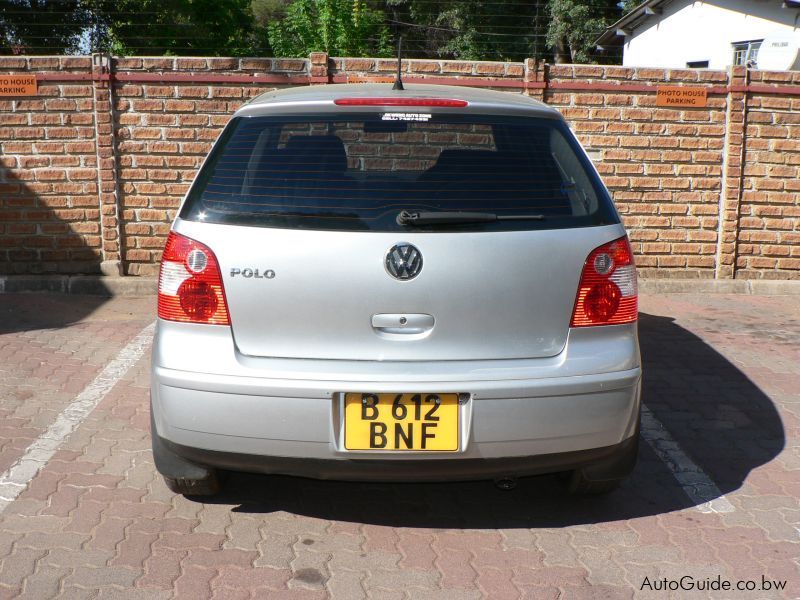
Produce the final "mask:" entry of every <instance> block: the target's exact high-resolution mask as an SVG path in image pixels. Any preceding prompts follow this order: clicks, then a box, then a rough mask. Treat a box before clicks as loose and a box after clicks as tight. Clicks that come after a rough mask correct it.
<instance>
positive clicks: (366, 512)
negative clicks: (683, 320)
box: [197, 314, 785, 529]
mask: <svg viewBox="0 0 800 600" xmlns="http://www.w3.org/2000/svg"><path fill="white" fill-rule="evenodd" d="M640 338H641V344H642V360H643V365H644V374H645V375H644V382H643V400H644V402H645V404H646V406H647V407H648V409H649V410H650V412H651V414H652V415H653V416H654V417H655V418H657V419H658V420H659V421H661V423H663V424H664V426H665V428H666V429H667V430H668V431H669V432H670V433H671V435H672V437H673V438H674V439H675V441H676V442H677V443H678V445H679V446H680V448H681V449H682V450H683V451H684V452H685V453H686V454H687V455H688V456H689V457H690V458H691V459H692V460H693V461H694V462H695V464H696V465H698V466H699V467H700V468H702V469H703V471H704V472H705V473H706V474H707V475H708V476H709V477H710V478H711V480H713V481H714V482H715V483H716V485H717V487H718V488H719V490H720V492H721V493H722V494H725V493H728V492H731V491H734V490H736V489H738V488H739V487H740V486H741V485H742V483H743V482H744V481H745V479H746V478H747V475H748V473H750V471H751V470H753V469H754V468H756V467H758V466H760V465H763V464H765V463H767V462H769V461H770V460H771V459H772V458H774V457H775V456H776V455H777V454H778V453H779V452H780V451H781V449H782V448H783V446H784V443H785V438H784V430H783V425H782V422H781V419H780V417H779V415H778V412H777V410H776V409H775V406H774V405H773V403H772V401H771V400H770V398H769V397H767V396H766V395H765V394H764V393H763V392H762V391H761V390H760V389H759V388H758V386H756V385H755V384H754V383H753V382H751V381H750V380H749V379H748V378H747V376H746V375H745V374H744V373H742V372H741V371H740V370H739V369H738V368H737V367H736V366H735V365H733V364H732V363H731V362H729V361H728V360H727V359H726V358H725V357H724V356H722V355H721V354H720V353H718V352H717V351H716V350H714V349H713V348H712V347H711V346H709V345H708V344H706V343H705V342H704V341H703V340H701V339H700V338H699V337H697V336H696V335H694V334H693V333H691V332H690V331H687V330H686V329H684V328H682V327H681V326H679V325H677V324H676V323H675V322H674V320H673V319H671V318H668V317H661V316H654V315H648V314H642V315H641V316H640ZM197 500H198V501H204V502H209V501H210V502H213V503H219V504H232V505H234V508H233V509H232V510H234V511H235V512H245V513H270V512H275V511H287V512H291V513H294V514H298V515H304V516H308V517H315V518H320V519H330V520H337V521H350V522H358V523H367V524H375V525H387V526H395V527H424V528H433V529H449V528H467V529H484V528H490V529H496V528H532V527H560V526H567V525H574V524H581V523H598V522H608V521H616V520H619V519H631V518H635V517H644V516H649V515H655V514H661V513H667V512H671V511H675V510H680V509H684V508H689V507H692V506H693V505H694V504H693V502H692V501H691V500H690V499H689V497H688V496H687V495H686V494H685V493H684V491H683V489H682V488H681V487H680V485H679V484H678V482H677V481H676V479H675V477H674V476H673V474H672V473H671V471H670V470H669V469H668V468H667V466H666V465H665V464H664V463H663V462H662V461H661V460H660V459H659V458H658V457H657V456H656V454H655V453H654V452H653V450H652V449H651V448H650V446H649V445H648V443H646V442H645V441H644V440H643V441H642V443H641V445H640V451H639V462H638V464H637V467H636V469H635V471H634V472H633V474H632V475H631V477H630V478H629V479H628V480H627V481H626V482H625V483H624V484H623V485H622V486H621V487H620V488H619V489H618V490H616V491H614V492H612V493H610V494H608V495H605V496H599V497H570V496H567V495H565V493H564V492H563V488H562V486H561V485H560V481H559V477H558V476H557V475H547V476H540V477H531V478H525V479H521V480H520V481H519V483H518V485H517V487H516V489H514V490H513V491H502V490H500V489H497V488H495V487H494V485H493V484H492V482H486V481H482V482H480V481H479V482H467V483H424V484H413V483H405V484H387V483H346V482H332V481H315V480H309V479H301V478H293V477H285V476H265V475H254V474H246V473H232V474H230V477H229V479H228V481H227V485H226V487H225V490H224V492H223V493H222V494H221V495H219V496H216V497H214V498H213V499H211V500H208V499H201V498H198V499H197Z"/></svg>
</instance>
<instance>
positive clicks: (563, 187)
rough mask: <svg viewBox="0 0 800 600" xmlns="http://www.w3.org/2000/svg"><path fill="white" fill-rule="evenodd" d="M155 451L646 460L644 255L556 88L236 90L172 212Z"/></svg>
mask: <svg viewBox="0 0 800 600" xmlns="http://www.w3.org/2000/svg"><path fill="white" fill-rule="evenodd" d="M152 360H153V362H152V389H151V398H152V419H153V423H152V439H153V453H154V458H155V464H156V467H157V468H158V470H159V471H160V472H161V474H162V475H163V476H164V478H165V480H166V482H167V484H168V485H169V487H170V489H172V490H173V491H175V492H178V493H183V494H197V495H201V494H213V493H215V492H216V491H218V490H219V478H218V474H219V471H220V470H236V471H254V472H260V473H279V474H288V475H297V476H303V477H314V478H325V479H340V480H360V481H441V480H469V479H494V480H495V481H498V482H502V483H503V484H505V485H510V484H511V482H513V481H514V480H515V478H517V477H519V476H526V475H535V474H540V473H548V472H550V473H552V472H564V473H567V474H568V477H566V478H565V480H566V481H567V483H568V487H569V489H570V490H572V491H574V492H580V493H599V492H605V491H608V490H610V489H613V488H614V487H615V486H616V485H617V484H618V483H619V482H620V481H621V480H622V479H623V478H624V477H625V476H626V475H628V473H629V472H630V471H631V469H632V468H633V466H634V464H635V461H636V454H637V448H638V446H637V444H638V429H639V412H640V400H639V398H640V379H641V364H640V358H639V344H638V338H637V288H636V270H635V266H634V262H633V257H632V254H631V248H630V245H629V243H628V240H627V237H626V234H625V229H624V228H623V226H622V224H621V223H620V218H619V215H618V214H617V212H616V210H615V209H614V206H613V204H612V200H611V198H610V196H609V193H608V191H607V190H606V188H605V187H604V186H603V184H602V182H601V180H600V178H599V176H598V174H597V171H596V170H595V168H594V167H593V165H592V163H591V161H590V160H589V159H588V157H587V155H586V153H585V152H584V151H583V150H582V148H581V146H580V144H579V143H578V141H577V140H576V139H575V136H574V135H573V134H572V133H571V131H570V129H569V127H568V126H567V124H566V122H565V121H564V119H563V117H562V116H561V115H560V114H559V113H558V112H557V111H556V110H554V109H552V108H549V107H547V106H545V105H544V104H541V103H539V102H536V101H534V100H532V99H530V98H527V97H525V96H523V95H516V94H510V93H504V92H492V91H486V90H477V89H470V88H466V87H450V86H434V85H407V86H406V89H405V90H400V91H395V90H392V89H390V86H388V85H382V84H370V85H328V86H314V87H308V88H303V89H291V90H285V91H278V92H270V93H267V94H264V95H262V96H259V97H258V98H256V99H254V100H253V101H251V102H250V103H248V104H247V105H245V106H243V107H242V108H240V109H239V110H238V111H236V114H235V115H234V116H233V118H232V119H231V121H230V123H229V124H228V125H227V126H226V128H225V129H224V131H223V132H222V134H221V135H220V137H219V139H218V141H217V142H216V144H215V145H214V147H213V149H212V150H211V152H210V154H209V155H208V158H207V159H206V161H205V163H204V164H203V166H202V168H201V170H200V172H199V173H198V175H197V177H196V179H195V181H194V183H193V185H192V186H191V189H190V190H189V192H188V193H187V195H186V198H185V200H184V202H183V204H182V206H181V209H180V212H179V214H178V217H177V218H176V219H175V222H174V224H173V226H172V230H171V232H170V234H169V238H168V240H167V243H166V247H165V250H164V255H163V260H162V264H161V274H160V278H159V288H158V326H157V330H156V336H155V342H154V347H153V359H152Z"/></svg>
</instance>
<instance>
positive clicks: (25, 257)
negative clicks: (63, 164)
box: [0, 143, 111, 334]
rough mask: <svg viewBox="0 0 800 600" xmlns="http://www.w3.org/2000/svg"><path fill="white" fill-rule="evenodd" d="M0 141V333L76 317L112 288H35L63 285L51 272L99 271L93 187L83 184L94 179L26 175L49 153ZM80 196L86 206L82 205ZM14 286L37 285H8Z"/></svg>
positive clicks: (59, 323) (44, 326) (65, 322)
mask: <svg viewBox="0 0 800 600" xmlns="http://www.w3.org/2000/svg"><path fill="white" fill-rule="evenodd" d="M23 144H24V143H23ZM2 148H3V144H2V143H0V223H3V224H4V225H3V226H2V232H0V233H2V235H0V277H3V279H4V281H3V282H2V287H0V292H4V293H0V334H3V333H13V332H19V331H27V330H33V329H48V328H56V327H64V326H66V325H69V324H71V323H74V322H76V321H80V320H81V319H82V318H84V317H86V316H87V315H89V314H91V313H92V312H94V311H95V310H96V309H97V308H98V307H99V306H100V305H102V304H103V303H105V302H106V301H107V300H108V298H109V297H110V296H111V293H110V292H108V293H107V294H102V293H101V294H98V295H93V296H67V295H64V294H59V293H56V294H52V293H44V294H42V293H38V292H60V291H65V279H64V277H53V276H66V275H77V274H81V275H86V274H98V273H100V262H101V260H102V254H101V251H100V247H99V246H100V244H101V243H102V240H101V238H100V231H99V225H97V227H96V228H95V224H97V223H99V205H98V201H97V196H96V194H97V192H96V188H91V187H85V186H96V182H68V181H61V180H55V181H32V180H29V179H28V178H30V179H33V178H34V177H35V172H34V170H33V169H34V168H36V167H41V166H46V165H47V164H49V163H48V162H47V161H48V160H49V159H48V158H47V157H42V156H39V155H35V154H28V155H25V154H22V155H17V156H4V154H3V152H2ZM23 150H24V148H22V149H20V151H23ZM21 177H25V179H22V178H21ZM84 188H85V189H84ZM83 204H86V205H89V204H91V206H83V207H81V205H83ZM67 217H68V218H69V220H67ZM87 240H88V241H89V242H90V243H91V244H92V245H91V246H90V245H89V244H88V243H87ZM95 287H96V288H98V291H99V292H102V288H104V287H105V286H103V284H102V283H98V284H97V285H96V286H95ZM21 290H25V291H26V292H27V291H36V292H37V293H35V294H31V293H23V294H20V293H15V292H17V291H21Z"/></svg>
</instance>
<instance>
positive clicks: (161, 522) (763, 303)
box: [0, 295, 800, 600]
mask: <svg viewBox="0 0 800 600" xmlns="http://www.w3.org/2000/svg"><path fill="white" fill-rule="evenodd" d="M152 304H153V302H152V300H150V299H136V300H134V299H116V300H113V301H103V300H101V299H97V298H81V297H75V296H73V297H69V296H42V295H36V296H34V295H18V296H15V295H0V473H3V472H6V473H7V470H8V469H9V467H11V466H12V465H13V464H14V463H15V462H16V461H17V460H18V459H19V458H20V457H21V456H22V455H23V454H24V453H25V452H26V448H28V446H29V445H30V444H31V443H32V442H34V440H37V438H39V436H41V435H42V434H43V432H45V431H46V430H48V428H51V426H52V424H53V423H54V421H55V420H56V418H57V416H58V415H59V414H60V413H61V411H62V410H63V409H64V408H65V407H66V406H67V405H68V404H69V403H70V402H72V401H73V400H74V399H75V398H76V397H77V396H78V395H79V394H81V392H82V391H83V390H84V389H85V388H86V386H87V385H88V384H90V382H92V380H93V379H94V378H95V377H96V376H97V375H98V373H100V372H101V370H102V369H103V368H104V365H106V364H107V363H108V362H109V361H110V360H112V359H113V358H114V357H115V356H117V354H118V353H119V351H120V349H122V348H123V347H124V346H125V345H126V344H128V342H129V341H130V340H132V339H133V338H135V336H136V335H137V334H138V333H139V332H140V331H141V330H142V329H143V328H144V327H145V326H146V325H147V324H148V323H149V322H150V321H151V320H152V316H151V314H152V310H153V306H152ZM642 311H643V315H642V319H641V330H642V340H643V355H644V361H645V365H646V383H645V396H644V397H645V400H646V404H647V407H648V411H649V412H648V413H647V422H646V424H645V425H646V427H645V428H644V429H643V436H644V437H645V442H646V443H643V444H642V448H641V453H640V462H639V465H638V467H637V469H636V471H635V474H634V475H633V477H632V478H631V479H630V481H629V482H627V483H626V484H625V486H624V487H623V488H622V489H621V490H619V491H617V492H615V493H613V494H611V495H609V496H607V497H605V498H602V499H597V500H584V499H569V498H565V497H564V496H563V495H562V494H561V493H560V491H559V487H558V482H557V480H556V479H555V478H554V477H542V478H535V479H530V480H525V481H522V482H521V483H520V485H519V486H518V488H517V489H516V490H515V491H513V492H502V491H499V490H496V489H494V488H493V486H492V485H491V484H489V483H469V484H459V485H438V484H430V485H386V484H382V485H362V484H344V483H323V482H313V481H305V480H294V479H290V478H284V477H272V478H270V477H262V476H255V475H233V476H231V478H230V480H229V485H228V488H227V491H226V492H225V494H224V495H223V496H221V497H219V498H216V499H214V500H213V501H211V502H206V503H202V502H197V501H194V500H188V499H186V498H183V497H180V496H175V495H173V494H171V493H170V492H169V491H167V489H166V487H165V486H164V484H163V483H162V481H161V480H160V479H159V477H158V476H156V474H155V472H154V470H153V464H152V457H151V455H150V451H149V440H148V423H149V421H148V413H147V410H148V409H147V386H148V373H147V363H148V360H149V357H148V356H147V355H146V354H145V356H143V357H142V358H141V360H139V361H138V362H136V363H135V364H134V365H133V366H132V367H131V368H130V370H128V371H127V373H126V374H125V375H124V377H123V378H122V379H121V380H120V381H119V382H118V383H116V385H114V386H113V388H112V389H111V391H110V392H109V393H108V394H107V395H106V396H105V397H104V398H103V399H102V401H101V402H100V404H99V405H98V406H97V408H96V409H95V410H94V411H93V412H91V414H90V415H89V416H88V418H86V420H85V421H83V422H82V424H80V426H79V427H78V428H77V429H76V430H75V431H74V433H72V435H70V436H69V437H68V438H67V439H66V441H65V442H64V443H63V444H61V446H60V448H59V449H58V450H57V451H56V453H55V454H54V455H53V457H52V458H51V459H50V460H49V461H48V462H47V463H46V465H45V466H44V467H43V468H42V469H41V471H40V472H39V473H38V474H37V475H36V476H35V477H34V479H33V480H32V482H31V483H30V485H29V486H28V487H27V488H26V489H24V491H22V492H21V493H19V495H18V496H17V497H16V499H15V500H14V501H13V502H11V503H10V504H9V503H6V505H5V507H4V509H3V508H0V510H2V511H3V512H2V513H0V599H4V598H16V597H24V598H32V599H36V600H40V599H45V598H52V597H59V598H148V599H149V598H170V597H179V598H189V599H197V598H206V597H215V598H242V599H244V598H281V597H291V598H305V597H308V598H325V597H333V598H345V599H350V598H360V597H364V596H369V597H372V598H387V599H388V598H406V597H411V598H480V597H488V598H516V597H519V596H523V597H530V598H537V599H538V598H558V597H563V598H575V597H578V598H580V597H602V598H618V597H619V598H625V597H631V596H633V595H636V596H637V597H645V598H649V597H652V598H666V597H674V598H686V597H689V598H691V597H698V598H699V597H706V596H707V595H709V592H706V591H701V592H698V591H693V592H687V591H673V592H664V591H655V590H656V588H658V587H659V586H663V585H665V584H666V585H667V586H669V585H670V583H671V582H672V581H676V580H678V579H680V578H681V577H684V576H687V577H691V578H693V579H692V580H689V579H684V580H683V581H684V584H688V583H690V581H695V582H697V583H700V584H701V585H702V584H703V583H705V584H706V585H707V584H708V581H707V580H711V582H714V583H715V582H717V581H718V578H720V580H722V581H725V580H730V581H731V582H732V583H733V584H734V585H735V582H737V581H738V580H742V581H745V580H752V581H753V582H755V585H756V589H757V590H761V586H762V578H765V579H766V580H783V581H786V582H787V583H786V585H787V587H786V589H785V590H784V591H776V590H775V589H774V588H773V589H772V590H769V591H750V592H747V591H740V592H737V591H731V592H712V593H711V595H712V596H713V597H725V598H739V597H741V598H781V597H790V598H795V597H798V596H800V569H799V567H798V558H799V557H800V504H799V503H798V497H800V435H799V434H800V344H798V340H800V302H798V299H797V297H795V298H791V297H764V296H723V295H706V296H702V297H701V296H690V295H674V296H661V297H652V296H650V297H644V298H643V299H642ZM51 429H52V428H51ZM48 435H49V434H48ZM1 478H2V475H0V479H1ZM687 492H688V493H687ZM0 495H2V494H0ZM705 500H711V503H710V504H709V503H703V501H705ZM3 506H4V505H3V504H2V503H0V507H3ZM720 511H721V512H720ZM665 578H666V580H667V581H666V582H664V579H665Z"/></svg>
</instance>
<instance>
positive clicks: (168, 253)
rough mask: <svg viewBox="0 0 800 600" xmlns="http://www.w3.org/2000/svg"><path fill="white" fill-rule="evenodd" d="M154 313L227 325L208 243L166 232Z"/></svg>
mask: <svg viewBox="0 0 800 600" xmlns="http://www.w3.org/2000/svg"><path fill="white" fill-rule="evenodd" d="M158 316H159V317H160V318H162V319H166V320H167V321H182V322H186V323H211V324H214V325H230V323H231V322H230V319H229V318H228V304H227V302H226V301H225V289H224V288H223V287H222V274H221V273H220V270H219V263H217V257H216V256H214V253H213V252H212V251H211V249H210V248H209V247H208V246H205V245H204V244H201V243H200V242H196V241H194V240H192V239H190V238H187V237H184V236H182V235H180V234H178V233H175V232H174V231H170V232H169V237H168V238H167V245H166V246H165V247H164V256H163V258H162V259H161V271H160V273H159V275H158Z"/></svg>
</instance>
